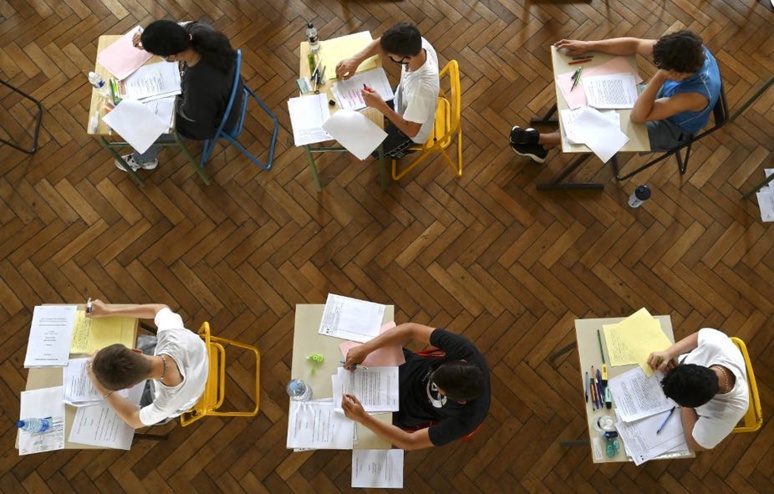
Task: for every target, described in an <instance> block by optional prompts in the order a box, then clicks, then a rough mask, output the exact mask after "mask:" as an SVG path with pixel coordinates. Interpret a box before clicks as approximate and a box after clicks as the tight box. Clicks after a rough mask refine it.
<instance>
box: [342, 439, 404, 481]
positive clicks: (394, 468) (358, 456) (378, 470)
mask: <svg viewBox="0 0 774 494" xmlns="http://www.w3.org/2000/svg"><path fill="white" fill-rule="evenodd" d="M404 453H405V452H404V451H403V450H402V449H355V450H352V487H353V488H354V487H362V488H369V487H378V488H382V489H402V488H403V458H404Z"/></svg>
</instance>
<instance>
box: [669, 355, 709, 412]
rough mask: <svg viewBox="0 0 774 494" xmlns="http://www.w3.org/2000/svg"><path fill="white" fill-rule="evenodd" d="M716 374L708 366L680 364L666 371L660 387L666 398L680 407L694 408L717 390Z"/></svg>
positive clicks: (702, 403)
mask: <svg viewBox="0 0 774 494" xmlns="http://www.w3.org/2000/svg"><path fill="white" fill-rule="evenodd" d="M718 386H719V383H718V376H717V374H715V371H713V370H712V369H710V368H709V367H704V366H703V365H696V364H680V365H678V366H677V367H674V368H673V369H671V370H670V371H669V372H667V374H666V376H664V379H662V380H661V387H662V388H663V389H664V394H665V395H666V396H667V398H671V399H673V400H674V401H675V403H677V404H678V405H680V406H682V407H690V408H696V407H699V406H702V405H704V404H705V403H707V402H708V401H710V400H711V399H712V397H713V396H715V395H716V394H717V392H718Z"/></svg>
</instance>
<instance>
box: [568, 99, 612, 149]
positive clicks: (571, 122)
mask: <svg viewBox="0 0 774 494" xmlns="http://www.w3.org/2000/svg"><path fill="white" fill-rule="evenodd" d="M582 111H583V108H578V109H575V110H569V109H567V110H560V112H559V114H560V115H561V117H562V130H563V131H564V135H565V136H566V137H567V139H568V140H569V141H570V142H571V143H573V144H584V142H583V140H582V139H581V135H579V128H578V124H577V123H576V120H577V118H578V115H580V114H581V112H582ZM599 114H600V115H601V116H602V118H604V119H605V120H607V121H608V122H609V123H610V125H611V126H614V127H615V128H618V129H620V128H621V115H619V114H618V112H616V111H615V110H606V111H600V112H599ZM584 137H585V136H584Z"/></svg>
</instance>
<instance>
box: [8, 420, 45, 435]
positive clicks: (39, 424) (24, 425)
mask: <svg viewBox="0 0 774 494" xmlns="http://www.w3.org/2000/svg"><path fill="white" fill-rule="evenodd" d="M16 427H18V428H19V429H21V430H23V431H24V432H31V433H33V434H42V433H44V432H46V431H47V430H49V429H50V428H51V417H47V418H44V419H38V418H32V419H24V420H19V421H18V422H16Z"/></svg>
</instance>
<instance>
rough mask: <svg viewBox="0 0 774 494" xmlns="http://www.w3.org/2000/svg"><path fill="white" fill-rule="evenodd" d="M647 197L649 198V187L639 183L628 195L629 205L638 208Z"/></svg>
mask: <svg viewBox="0 0 774 494" xmlns="http://www.w3.org/2000/svg"><path fill="white" fill-rule="evenodd" d="M648 199H650V187H648V186H647V185H640V186H639V187H637V188H636V189H634V192H632V195H630V196H629V207H632V208H638V207H640V206H642V205H643V204H644V203H645V201H647V200H648Z"/></svg>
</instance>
